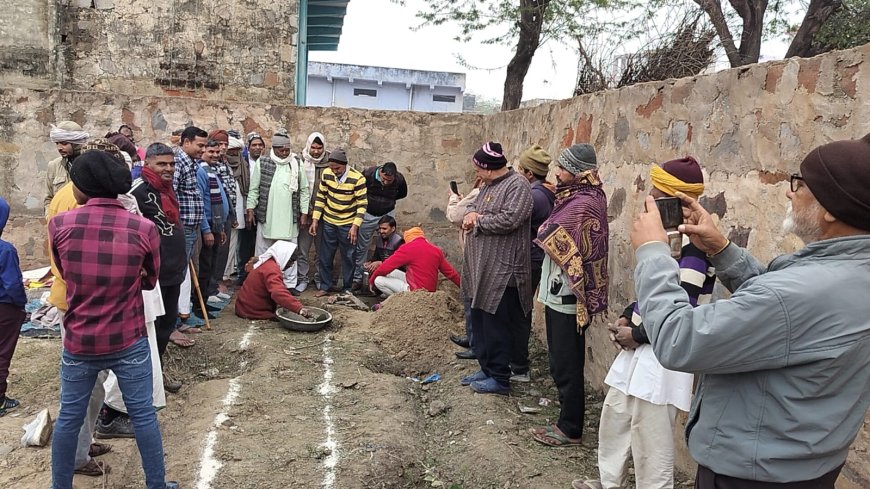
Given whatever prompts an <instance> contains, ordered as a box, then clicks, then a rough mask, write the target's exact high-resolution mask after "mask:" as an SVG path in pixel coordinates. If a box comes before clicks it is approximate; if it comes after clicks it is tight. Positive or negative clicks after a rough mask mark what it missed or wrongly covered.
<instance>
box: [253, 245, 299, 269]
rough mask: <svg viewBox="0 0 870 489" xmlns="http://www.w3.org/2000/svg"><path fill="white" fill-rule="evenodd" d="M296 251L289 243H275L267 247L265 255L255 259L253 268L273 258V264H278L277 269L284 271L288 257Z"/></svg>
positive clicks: (294, 246)
mask: <svg viewBox="0 0 870 489" xmlns="http://www.w3.org/2000/svg"><path fill="white" fill-rule="evenodd" d="M294 251H296V245H295V244H293V243H291V242H289V241H275V244H273V245H272V246H270V247H269V249H268V250H266V252H265V253H263V254H262V255H260V256H259V257H258V258H257V262H256V263H254V268H258V267H259V266H260V265H262V264H263V263H266V261H267V260H268V259H269V258H274V259H275V262H277V263H278V268H279V269H280V270H284V267H286V266H287V263H288V262H289V261H290V256H292V255H293V252H294Z"/></svg>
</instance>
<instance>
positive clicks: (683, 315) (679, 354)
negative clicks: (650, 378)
mask: <svg viewBox="0 0 870 489" xmlns="http://www.w3.org/2000/svg"><path fill="white" fill-rule="evenodd" d="M868 189H870V134H868V135H866V136H864V137H863V138H862V139H860V140H847V141H835V142H833V143H829V144H826V145H823V146H820V147H817V148H815V149H813V150H812V151H811V152H810V153H809V154H808V155H807V156H806V158H804V160H803V162H802V163H801V165H800V173H798V174H794V175H792V177H791V182H790V188H789V190H788V192H787V193H786V197H788V199H789V202H790V208H789V212H788V214H787V216H786V218H785V220H784V222H783V227H784V230H785V231H787V232H792V233H794V234H795V235H797V236H798V237H799V238H801V239H802V240H803V241H804V243H806V246H805V247H804V248H803V249H801V250H798V251H797V252H795V253H792V254H790V255H783V256H780V257H778V258H775V259H774V260H773V261H772V262H771V263H770V264H769V265H768V266H767V267H764V266H763V265H761V264H760V263H759V262H758V261H757V260H756V259H755V258H753V257H752V256H751V255H750V254H749V253H748V252H747V251H746V250H745V249H742V248H740V247H738V246H737V245H735V244H733V243H731V242H729V240H728V239H726V238H725V236H723V235H722V234H721V233H720V232H719V230H718V229H716V226H715V225H714V222H713V219H712V218H711V217H710V214H709V213H708V212H707V211H706V210H704V208H703V207H702V206H701V205H700V204H699V203H698V201H696V200H694V199H692V198H690V197H687V196H685V195H684V194H680V195H681V197H682V198H683V202H684V205H685V206H686V207H685V208H684V216H685V224H683V225H681V226H679V230H680V232H682V233H684V234H686V235H688V236H689V238H690V239H691V241H692V244H694V245H695V246H697V247H698V249H700V250H701V251H703V252H704V253H706V254H707V256H709V257H710V261H711V262H712V264H713V265H714V266H715V267H716V271H717V274H718V277H719V280H720V281H721V282H722V284H723V285H725V287H727V288H728V290H730V291H731V292H732V295H731V297H730V298H728V299H723V300H718V301H716V302H714V303H712V304H703V305H698V306H697V307H693V305H692V303H691V301H690V298H689V295H688V294H687V293H686V290H685V289H683V287H682V286H681V285H680V280H679V277H680V273H679V264H678V263H677V262H676V261H675V260H673V259H672V258H671V257H670V248H669V246H668V244H667V241H668V238H667V235H666V233H665V230H664V229H663V228H662V223H661V218H660V216H659V212H658V209H657V208H656V205H655V201H654V200H653V198H652V197H651V196H650V197H647V199H646V212H645V213H641V214H639V215H638V216H637V217H636V219H635V221H634V223H633V225H632V229H631V244H632V246H633V247H634V248H635V250H636V251H635V253H636V255H637V268H636V269H635V273H634V280H635V289H636V291H637V299H638V305H639V309H640V315H641V317H642V318H643V323H644V328H645V329H646V333H647V335H648V336H649V339H650V343H651V344H652V348H653V351H654V352H655V354H656V357H657V358H658V360H659V362H661V364H662V366H664V367H665V368H667V369H671V370H676V371H681V372H690V373H696V374H701V380H700V382H699V384H698V389H697V392H696V394H695V398H694V399H693V401H692V409H691V412H690V413H689V419H688V422H687V423H686V438H687V442H688V446H689V453H690V454H691V455H692V458H694V459H695V461H696V462H698V473H697V475H696V478H695V487H696V488H698V489H732V488H735V489H736V488H741V489H761V488H764V489H766V488H771V489H772V488H779V487H788V488H790V489H805V488H807V489H808V488H812V489H819V488H825V489H828V488H833V487H834V484H835V481H836V479H837V477H838V476H839V474H840V470H841V469H842V468H843V464H844V463H845V461H846V456H847V454H848V453H849V446H850V445H851V443H852V442H853V441H854V440H855V437H856V436H857V434H858V430H859V429H860V428H861V426H862V424H863V423H864V416H865V414H866V413H867V407H868V405H870V320H868V318H870V301H868V300H867V291H868V290H870V193H868V192H870V191H868Z"/></svg>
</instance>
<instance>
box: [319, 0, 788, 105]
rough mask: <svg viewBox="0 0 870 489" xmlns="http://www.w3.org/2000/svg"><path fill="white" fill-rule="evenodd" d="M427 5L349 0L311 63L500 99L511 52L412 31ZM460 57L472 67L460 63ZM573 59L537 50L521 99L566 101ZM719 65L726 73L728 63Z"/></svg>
mask: <svg viewBox="0 0 870 489" xmlns="http://www.w3.org/2000/svg"><path fill="white" fill-rule="evenodd" d="M425 4H426V0H406V5H405V6H402V5H398V4H395V3H393V2H391V1H390V0H351V2H350V3H349V4H348V7H347V15H346V16H345V19H344V28H343V31H342V35H341V40H340V42H339V46H338V50H337V51H333V52H327V51H315V52H311V53H310V54H309V60H310V61H323V62H332V63H349V64H360V65H369V66H386V67H391V68H406V69H416V70H429V71H449V72H456V73H466V93H473V94H475V95H480V96H484V97H487V98H493V99H498V100H501V98H502V91H503V89H504V78H505V67H506V66H507V64H508V62H509V61H510V59H511V57H512V56H513V47H512V46H504V45H486V44H483V43H482V42H481V40H482V39H483V37H482V36H479V37H476V38H474V39H473V40H472V42H469V43H460V42H458V41H455V40H453V38H454V37H455V36H456V34H457V32H458V29H457V28H456V27H455V26H453V25H449V24H445V25H441V26H437V27H436V26H425V27H423V28H421V29H418V30H415V27H417V26H419V25H420V23H421V22H420V20H419V19H418V18H416V16H415V14H416V12H417V11H419V10H421V8H423V7H425ZM786 47H787V46H785V45H784V44H783V43H781V42H768V43H765V44H764V45H763V51H762V59H776V58H781V57H782V55H783V54H784V53H785V50H786ZM459 53H461V55H462V57H463V58H465V60H466V61H467V62H468V64H469V65H470V66H467V67H466V66H463V65H462V64H461V63H460V62H459V59H458V58H457V55H458V54H459ZM577 59H578V56H577V54H576V52H575V51H574V50H573V49H571V48H569V47H568V46H565V45H561V44H558V43H554V42H550V43H545V44H544V45H542V46H541V47H540V48H538V51H537V52H536V53H535V57H534V59H533V61H532V66H531V68H530V69H529V73H528V75H527V76H526V79H525V84H524V87H523V100H530V99H564V98H570V97H571V96H572V95H573V92H574V83H575V80H576V78H577ZM720 65H722V67H725V68H727V63H724V65H723V64H722V63H720ZM475 68H476V69H475Z"/></svg>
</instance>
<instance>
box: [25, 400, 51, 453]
mask: <svg viewBox="0 0 870 489" xmlns="http://www.w3.org/2000/svg"><path fill="white" fill-rule="evenodd" d="M51 430H52V424H51V414H49V412H48V408H45V409H43V410H42V411H40V412H39V414H37V415H36V418H34V419H33V421H31V422H29V423H27V424H26V425H24V436H22V437H21V446H23V447H44V446H46V445H47V444H48V440H49V439H51Z"/></svg>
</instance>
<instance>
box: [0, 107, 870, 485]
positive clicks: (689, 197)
mask: <svg viewBox="0 0 870 489" xmlns="http://www.w3.org/2000/svg"><path fill="white" fill-rule="evenodd" d="M50 137H51V140H52V141H53V142H55V143H56V144H57V148H58V152H59V153H60V157H59V158H57V159H55V160H53V161H52V162H50V163H49V165H48V169H49V172H48V176H47V185H46V187H47V191H48V194H49V195H48V197H47V198H46V216H47V218H48V223H49V224H48V232H49V240H50V248H51V256H52V271H53V273H54V275H55V282H54V285H53V286H52V291H51V296H50V299H49V302H50V303H51V304H52V305H54V306H55V307H57V308H58V309H59V310H60V311H62V312H63V320H62V327H61V331H62V335H63V353H62V362H61V375H60V378H61V409H60V413H59V415H58V419H57V423H56V426H55V428H54V437H53V441H52V474H53V487H54V488H59V489H68V488H70V487H72V477H73V474H74V473H79V474H85V475H102V474H104V473H106V472H108V471H109V470H110V468H109V467H108V465H107V464H105V463H103V462H100V461H98V460H96V458H95V457H99V456H100V455H102V454H104V453H106V452H108V451H109V450H110V449H111V447H110V446H108V445H106V444H103V443H96V442H94V436H95V435H96V437H97V438H112V437H124V436H126V437H135V439H136V443H137V445H138V447H139V451H140V455H141V458H142V466H143V469H144V472H145V479H146V485H147V487H148V488H149V489H157V488H161V489H162V488H174V487H177V484H176V483H174V482H166V481H165V468H164V464H163V448H162V441H161V434H160V429H159V426H158V423H157V417H156V411H155V409H154V408H155V407H157V408H159V407H162V406H164V405H165V397H164V394H163V392H164V390H165V391H168V392H170V393H172V392H178V390H179V389H181V388H182V386H181V383H180V382H177V381H175V380H174V379H172V378H169V377H168V376H166V375H165V374H163V373H162V363H161V359H162V357H163V356H164V354H165V351H166V349H167V346H168V344H169V343H170V342H173V343H175V344H177V345H178V346H180V347H188V346H191V345H192V344H193V343H194V340H193V338H192V337H191V335H193V334H195V333H196V332H199V331H200V326H201V325H202V323H203V322H204V321H205V320H206V318H207V317H209V316H210V315H213V314H214V313H216V312H217V311H219V310H220V309H222V307H223V306H224V305H225V304H226V303H227V302H228V301H229V300H230V298H231V295H232V294H231V292H232V289H233V287H232V282H235V283H236V284H237V285H240V286H241V289H240V291H239V293H238V296H237V298H236V305H235V312H236V314H237V315H239V316H241V317H245V318H250V319H270V318H273V317H274V314H275V312H276V310H277V308H279V307H283V308H286V309H288V310H290V311H292V312H295V313H298V314H301V315H303V316H309V317H310V316H311V314H310V313H309V312H308V311H307V310H306V309H305V308H304V307H303V305H302V303H301V302H299V300H298V299H297V298H296V296H298V295H300V294H301V293H302V292H304V291H305V290H306V289H307V287H308V286H309V284H311V283H312V281H313V283H314V284H315V287H316V289H317V291H316V293H315V295H316V296H318V297H321V296H324V295H327V294H329V293H331V292H340V293H359V292H360V291H362V290H364V289H371V291H373V293H374V294H375V295H381V296H382V297H386V296H389V295H392V294H399V293H404V292H408V291H413V290H421V289H422V290H428V291H430V292H434V291H435V290H436V289H437V287H438V281H439V274H443V275H444V276H445V277H446V278H447V279H449V280H451V281H453V282H454V283H455V284H456V285H457V286H460V287H461V291H462V298H463V301H464V304H465V317H466V334H465V335H461V336H459V335H454V336H451V340H452V341H453V342H455V343H456V344H458V345H460V346H463V347H465V348H467V350H465V351H459V352H457V357H459V358H463V359H476V360H477V362H478V365H479V367H480V369H479V370H478V371H477V372H475V373H473V374H471V375H468V376H466V377H464V378H462V379H461V384H462V385H466V386H469V387H470V388H471V389H472V390H473V391H475V392H478V393H481V394H508V393H510V391H511V383H512V382H529V381H530V372H531V369H530V365H529V336H530V331H531V323H532V319H531V318H532V309H533V302H534V300H535V299H536V300H537V301H538V302H540V303H541V304H542V305H543V306H544V307H543V314H544V322H545V324H546V333H547V347H548V352H549V370H550V373H551V375H552V377H553V380H554V382H555V384H556V387H557V389H558V392H559V408H560V413H559V417H558V419H557V420H556V422H555V423H553V424H551V425H547V426H540V427H534V428H532V429H530V430H529V435H530V437H531V439H533V440H535V441H537V442H540V443H541V444H543V445H546V446H550V447H570V446H575V445H579V444H581V443H582V442H583V428H584V425H585V419H584V417H585V409H586V407H585V390H584V384H585V382H584V373H583V369H584V364H585V355H586V349H587V345H586V335H585V334H586V331H587V329H588V328H589V327H590V325H592V323H593V318H594V317H595V316H597V315H601V314H603V313H606V312H607V311H608V306H609V304H608V286H609V274H608V255H609V251H610V248H609V239H610V230H609V218H608V212H607V211H608V209H607V197H606V193H605V189H604V183H603V182H604V179H603V178H602V175H601V173H602V172H604V171H606V170H605V169H602V168H601V167H600V165H599V162H598V158H597V155H596V152H595V149H594V148H593V147H592V146H591V145H589V144H576V145H573V146H571V147H568V148H566V149H564V150H563V151H562V152H561V153H560V154H559V155H558V157H557V158H556V159H553V158H552V157H551V156H550V155H548V154H547V152H546V151H544V149H543V148H541V147H540V146H537V145H533V146H531V147H529V148H527V149H526V150H524V151H523V152H521V153H520V154H519V155H518V157H517V163H516V164H515V165H514V167H513V168H511V167H510V166H509V164H508V158H507V156H506V155H505V154H504V151H503V148H502V147H501V145H500V144H499V143H497V142H488V143H486V144H484V145H483V146H482V147H481V148H480V149H479V150H478V151H477V152H475V154H474V155H473V156H472V158H471V164H472V165H473V168H474V170H475V172H476V179H475V182H474V184H473V188H472V190H471V191H470V192H469V193H468V194H467V195H461V194H459V193H458V191H457V190H454V191H451V194H450V197H449V201H448V206H447V212H446V214H447V217H448V219H449V220H450V221H451V222H453V223H455V224H456V225H457V226H458V227H459V228H460V242H461V244H462V247H463V251H464V260H463V265H462V270H461V273H457V271H456V270H455V269H454V268H453V267H452V266H451V265H450V263H449V262H448V261H447V260H446V258H445V256H444V253H443V252H442V250H441V249H440V248H438V247H437V246H435V245H434V244H432V243H431V242H429V240H428V239H427V238H426V235H425V233H424V231H423V230H422V229H421V228H419V227H411V228H409V229H406V230H405V231H404V232H403V233H399V232H398V230H397V222H396V219H395V211H396V205H397V201H399V200H401V199H403V198H405V197H407V196H408V187H407V183H406V181H405V178H404V176H403V175H402V174H401V173H400V172H399V171H398V168H397V167H396V165H395V164H394V163H391V162H386V163H383V164H379V165H375V166H372V167H369V168H365V169H364V170H362V171H358V170H356V169H354V168H353V167H352V166H351V165H349V161H348V156H347V154H346V153H345V151H343V150H342V149H338V148H336V149H332V150H331V151H327V149H326V148H327V144H326V141H325V138H324V136H323V135H322V134H321V133H317V132H315V133H312V134H311V135H310V136H309V137H308V139H307V141H306V144H305V146H304V147H303V148H297V149H299V151H298V152H296V151H294V148H293V144H292V141H291V138H290V137H289V136H288V134H287V133H286V131H283V130H278V131H276V132H275V133H274V134H272V135H271V138H270V141H269V144H268V145H267V142H266V140H265V139H264V138H263V137H261V136H260V135H259V134H257V133H250V134H247V135H246V136H245V137H244V138H242V136H241V135H240V134H239V133H238V132H236V131H233V130H223V129H216V130H213V131H211V132H206V131H205V130H202V129H200V128H197V127H194V126H190V127H187V128H184V129H183V130H179V131H176V132H175V133H173V140H171V141H170V142H171V145H167V144H164V143H159V142H158V143H153V144H151V145H149V146H148V147H147V148H140V147H137V146H136V144H135V141H134V139H133V137H134V136H133V131H132V129H131V128H129V127H128V126H122V127H121V128H119V131H118V132H112V133H109V134H107V135H106V137H104V138H96V139H91V138H90V135H89V134H88V133H87V132H85V131H84V130H83V129H82V128H81V127H80V126H78V125H77V124H75V123H74V122H70V121H66V122H62V123H60V124H58V125H57V126H53V127H52V130H51V133H50ZM868 169H870V135H868V136H865V137H864V138H863V139H861V140H848V141H837V142H833V143H829V144H826V145H823V146H820V147H818V148H815V149H814V150H813V151H812V152H811V153H810V154H809V155H808V156H807V157H806V158H805V159H804V160H803V162H802V163H801V165H800V173H796V174H794V175H792V176H791V181H790V187H789V190H788V192H787V194H786V196H787V198H788V199H789V212H788V215H787V216H786V219H785V222H784V230H785V231H786V232H791V233H794V234H795V235H797V236H798V237H799V238H801V239H802V240H803V241H804V242H805V243H806V247H805V248H803V249H802V250H800V251H798V252H796V253H794V254H791V255H785V256H783V257H780V258H777V259H776V260H774V261H773V262H772V263H771V264H770V265H769V266H768V267H763V266H762V265H761V264H759V263H758V262H757V261H756V260H755V259H754V258H752V257H751V256H750V255H749V254H748V253H747V252H746V251H745V250H744V249H742V248H739V247H738V246H736V245H735V244H733V243H731V242H730V241H729V240H728V239H727V238H725V237H724V236H723V235H722V234H721V233H720V232H719V231H718V230H717V229H716V226H715V225H714V221H713V219H712V218H711V217H710V215H709V214H708V213H707V211H706V210H704V208H703V207H702V206H701V205H700V204H699V199H700V197H701V196H702V194H703V192H704V188H705V184H704V172H703V171H702V168H701V165H700V164H699V163H698V161H697V160H696V159H695V158H693V157H683V158H676V159H673V160H670V161H667V162H664V163H662V164H661V165H653V166H652V169H651V171H650V182H651V184H652V189H651V190H650V192H649V195H648V196H647V197H646V199H645V201H644V204H645V205H644V210H643V211H641V212H640V213H639V214H638V215H637V217H636V218H635V220H634V222H633V223H632V227H631V231H630V236H629V237H630V241H631V243H632V246H633V248H634V249H635V253H636V259H637V267H636V270H635V276H634V278H635V289H636V294H637V295H636V300H635V301H634V302H632V303H631V304H626V305H624V306H625V307H621V308H620V309H619V312H620V314H619V319H618V320H617V321H616V322H615V323H614V324H612V325H609V326H607V328H608V329H609V332H610V338H611V340H612V341H613V342H614V344H615V345H616V346H617V347H619V348H620V353H619V355H618V356H617V358H616V360H615V361H614V362H613V364H612V365H611V368H610V371H609V373H608V375H607V378H606V380H605V382H606V384H607V385H608V386H609V391H608V393H607V397H606V399H605V402H604V405H603V407H602V412H601V418H600V420H599V443H598V445H599V448H598V462H599V474H597V475H598V477H597V478H592V479H578V480H575V481H573V483H572V485H573V487H575V488H576V489H594V488H602V487H603V488H608V489H611V488H622V487H627V483H628V477H629V472H628V466H629V461H630V460H633V462H634V467H635V472H634V475H635V478H636V481H637V485H638V487H643V488H669V487H673V479H674V475H673V474H674V472H673V464H674V460H673V459H674V445H673V437H672V436H671V435H672V433H673V429H674V423H675V416H676V411H677V410H683V411H686V410H690V411H691V412H690V415H689V422H688V423H687V428H686V439H687V443H688V446H689V450H690V453H691V454H692V456H693V458H694V459H695V460H696V461H697V462H698V463H699V469H698V472H697V476H696V486H697V487H699V488H701V489H708V488H718V489H730V488H738V487H740V488H774V487H783V484H787V485H788V487H796V488H833V487H834V481H836V479H837V477H838V476H839V473H840V470H841V469H842V467H843V464H844V463H845V459H846V455H847V453H848V449H849V445H850V444H851V442H852V441H853V440H854V438H855V436H856V435H857V433H858V430H859V428H860V426H861V423H862V421H863V419H864V415H865V413H866V411H867V407H868V404H870V396H868V392H870V368H868V367H870V324H868V320H867V318H868V317H870V303H868V302H867V301H865V300H862V299H863V296H864V295H866V291H867V290H870V273H868V272H870V194H868V191H867V189H868V188H870V171H868ZM548 175H553V176H554V177H555V184H554V183H551V182H550V181H548ZM667 199H677V203H678V206H680V207H681V208H682V209H683V219H682V224H680V225H679V226H676V227H670V228H669V229H665V220H663V218H662V216H661V214H660V211H659V207H658V205H659V204H661V203H664V202H665V201H666V200H667ZM8 214H9V206H8V205H7V204H6V202H5V201H4V200H2V199H0V233H2V229H3V227H4V226H5V223H6V219H7V218H8ZM669 226H670V225H669ZM375 234H377V237H375ZM373 239H374V253H373V255H371V256H369V248H370V245H371V244H372V240H373ZM312 251H315V255H316V259H317V262H316V263H317V266H316V269H317V270H316V273H314V274H313V276H312V273H311V272H312V267H311V266H310V262H311V255H312ZM336 252H338V253H339V257H340V264H341V276H340V277H336V274H335V273H334V269H333V268H334V262H335V253H336ZM17 260H18V259H17V254H16V252H15V250H14V248H13V247H12V246H11V245H10V244H9V243H7V242H5V241H0V267H2V268H0V276H2V278H3V283H2V288H0V416H2V415H3V414H5V413H6V411H7V410H9V409H13V408H15V407H16V406H17V405H18V403H17V401H15V400H14V399H12V398H9V397H7V396H6V376H7V375H8V366H9V361H10V359H11V357H12V353H13V352H14V349H15V344H16V342H17V333H18V326H20V323H21V321H22V320H23V306H24V303H25V302H26V297H25V295H24V290H23V285H22V283H21V272H20V269H19V267H18V261H17ZM192 273H193V274H194V276H191V274H192ZM717 277H718V279H719V280H721V281H722V283H723V285H725V287H726V288H728V289H729V291H730V292H731V293H732V295H731V296H730V297H729V298H727V299H720V300H717V301H712V298H713V286H714V283H715V281H716V279H717ZM336 278H338V279H339V280H338V281H336ZM227 284H230V287H229V288H224V287H226V286H227ZM119 304H123V307H119V306H118V305H119ZM620 306H622V305H620ZM373 309H374V310H377V309H378V306H377V305H376V306H375V307H374V308H373ZM693 374H700V377H699V379H697V380H698V385H697V388H695V389H694V391H693V382H694V381H695V380H696V379H695V378H694V375H693ZM693 394H694V398H693ZM690 406H691V407H690ZM73 454H74V456H73ZM589 475H591V474H589Z"/></svg>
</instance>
